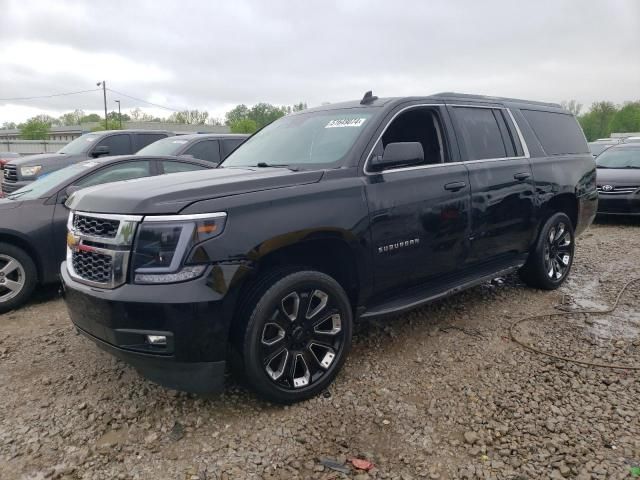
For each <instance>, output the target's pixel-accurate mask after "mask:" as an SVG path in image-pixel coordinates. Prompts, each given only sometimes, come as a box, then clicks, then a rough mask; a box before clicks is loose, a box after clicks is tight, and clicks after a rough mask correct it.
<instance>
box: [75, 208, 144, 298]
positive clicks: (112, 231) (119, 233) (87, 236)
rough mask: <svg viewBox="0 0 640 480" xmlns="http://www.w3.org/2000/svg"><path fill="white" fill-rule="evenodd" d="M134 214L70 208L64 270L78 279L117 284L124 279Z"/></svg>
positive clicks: (108, 285) (135, 222)
mask: <svg viewBox="0 0 640 480" xmlns="http://www.w3.org/2000/svg"><path fill="white" fill-rule="evenodd" d="M141 220H142V217H141V216H137V215H113V214H103V213H86V212H71V213H70V214H69V221H68V222H67V228H68V230H69V234H68V236H67V271H68V272H69V275H70V276H71V277H72V278H74V279H75V280H77V281H78V282H80V283H84V284H87V285H91V286H95V287H100V288H116V287H118V286H120V285H122V284H123V283H125V282H126V279H127V270H128V268H129V257H130V255H131V248H132V246H133V239H134V236H135V231H136V228H137V226H138V223H139V222H140V221H141Z"/></svg>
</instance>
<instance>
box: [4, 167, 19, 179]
mask: <svg viewBox="0 0 640 480" xmlns="http://www.w3.org/2000/svg"><path fill="white" fill-rule="evenodd" d="M4 181H5V182H17V181H18V168H17V167H16V166H15V165H11V164H9V163H7V164H6V165H5V166H4Z"/></svg>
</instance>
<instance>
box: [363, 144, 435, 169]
mask: <svg viewBox="0 0 640 480" xmlns="http://www.w3.org/2000/svg"><path fill="white" fill-rule="evenodd" d="M423 162H424V150H423V148H422V144H421V143H420V142H396V143H388V144H387V146H386V147H385V149H384V153H383V154H382V156H381V157H380V156H378V157H374V158H373V160H372V162H371V164H372V166H374V167H375V168H376V169H377V170H384V169H385V168H390V167H401V166H402V167H404V166H410V165H418V164H421V163H423Z"/></svg>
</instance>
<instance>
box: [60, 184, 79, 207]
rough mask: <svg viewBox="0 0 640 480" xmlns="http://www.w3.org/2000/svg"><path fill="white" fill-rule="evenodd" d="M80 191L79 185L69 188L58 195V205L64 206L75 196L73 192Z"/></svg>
mask: <svg viewBox="0 0 640 480" xmlns="http://www.w3.org/2000/svg"><path fill="white" fill-rule="evenodd" d="M78 190H80V187H78V186H77V185H70V186H68V187H67V188H65V189H64V190H63V191H62V192H60V194H59V195H58V203H62V204H64V203H65V202H66V201H67V200H68V199H69V197H70V196H71V195H72V194H73V192H77V191H78Z"/></svg>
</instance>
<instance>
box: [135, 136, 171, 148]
mask: <svg viewBox="0 0 640 480" xmlns="http://www.w3.org/2000/svg"><path fill="white" fill-rule="evenodd" d="M163 138H167V136H166V135H165V134H162V133H138V134H137V135H136V143H137V144H138V148H137V150H136V151H138V150H140V149H141V148H144V147H146V146H147V145H151V144H152V143H153V142H157V141H158V140H162V139H163Z"/></svg>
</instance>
